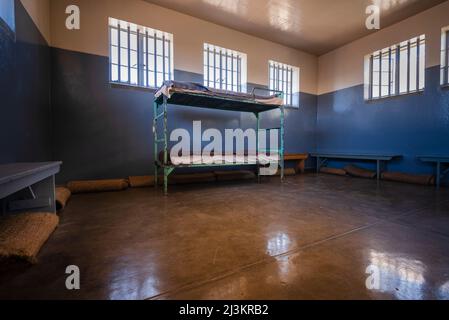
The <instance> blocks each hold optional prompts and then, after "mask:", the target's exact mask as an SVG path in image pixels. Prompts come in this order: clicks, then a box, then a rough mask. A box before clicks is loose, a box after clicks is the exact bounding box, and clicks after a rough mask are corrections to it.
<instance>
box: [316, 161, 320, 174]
mask: <svg viewBox="0 0 449 320" xmlns="http://www.w3.org/2000/svg"><path fill="white" fill-rule="evenodd" d="M320 169H321V159H320V157H316V173H320Z"/></svg>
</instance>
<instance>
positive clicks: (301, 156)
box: [284, 153, 309, 173]
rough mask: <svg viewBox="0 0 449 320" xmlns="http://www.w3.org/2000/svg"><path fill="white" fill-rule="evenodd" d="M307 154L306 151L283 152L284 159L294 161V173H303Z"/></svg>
mask: <svg viewBox="0 0 449 320" xmlns="http://www.w3.org/2000/svg"><path fill="white" fill-rule="evenodd" d="M308 158H309V155H308V154H306V153H295V154H285V155H284V161H296V166H295V171H296V173H304V170H305V163H306V160H307V159H308Z"/></svg>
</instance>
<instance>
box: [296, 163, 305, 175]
mask: <svg viewBox="0 0 449 320" xmlns="http://www.w3.org/2000/svg"><path fill="white" fill-rule="evenodd" d="M295 171H296V173H297V174H298V173H301V174H303V173H304V172H305V161H304V160H298V161H296V168H295Z"/></svg>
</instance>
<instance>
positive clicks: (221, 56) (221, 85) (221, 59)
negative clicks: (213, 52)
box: [219, 50, 223, 90]
mask: <svg viewBox="0 0 449 320" xmlns="http://www.w3.org/2000/svg"><path fill="white" fill-rule="evenodd" d="M219 58H220V90H221V89H223V55H222V53H221V50H220V52H219Z"/></svg>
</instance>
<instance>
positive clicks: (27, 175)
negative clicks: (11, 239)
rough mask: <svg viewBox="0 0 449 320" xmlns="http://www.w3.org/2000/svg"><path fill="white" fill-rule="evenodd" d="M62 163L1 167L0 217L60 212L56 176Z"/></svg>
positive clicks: (17, 164) (20, 164) (22, 164)
mask: <svg viewBox="0 0 449 320" xmlns="http://www.w3.org/2000/svg"><path fill="white" fill-rule="evenodd" d="M61 164H62V162H43V163H12V164H2V165H0V213H3V214H4V213H6V212H14V211H44V212H53V213H55V212H56V204H55V175H56V174H57V173H58V172H59V170H60V167H61Z"/></svg>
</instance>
